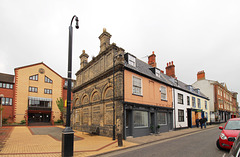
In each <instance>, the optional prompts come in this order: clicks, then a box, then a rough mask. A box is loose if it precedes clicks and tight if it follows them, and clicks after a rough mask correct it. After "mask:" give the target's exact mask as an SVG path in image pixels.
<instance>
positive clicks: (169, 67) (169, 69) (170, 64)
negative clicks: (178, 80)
mask: <svg viewBox="0 0 240 157" xmlns="http://www.w3.org/2000/svg"><path fill="white" fill-rule="evenodd" d="M166 75H168V76H171V77H173V78H175V77H176V76H175V66H174V65H173V61H171V62H168V63H167V67H166Z"/></svg>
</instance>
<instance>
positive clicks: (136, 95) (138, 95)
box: [132, 93, 143, 97]
mask: <svg viewBox="0 0 240 157" xmlns="http://www.w3.org/2000/svg"><path fill="white" fill-rule="evenodd" d="M132 95H135V96H141V97H143V95H139V94H134V93H132Z"/></svg>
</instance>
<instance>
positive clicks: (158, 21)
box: [0, 0, 240, 101]
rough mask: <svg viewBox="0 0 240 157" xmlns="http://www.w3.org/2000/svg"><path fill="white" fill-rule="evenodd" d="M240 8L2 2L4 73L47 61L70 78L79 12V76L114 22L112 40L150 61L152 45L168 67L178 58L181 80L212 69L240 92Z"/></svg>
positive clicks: (68, 0) (203, 0)
mask: <svg viewBox="0 0 240 157" xmlns="http://www.w3.org/2000/svg"><path fill="white" fill-rule="evenodd" d="M239 8H240V1H239V0H235V1H234V0H227V1H226V0H146V1H141V0H136V1H135V0H131V1H130V0H121V1H114V0H101V1H100V0H81V1H80V0H75V1H74V0H64V1H63V0H34V1H33V0H0V56H1V61H0V72H2V73H8V74H14V68H16V67H21V66H25V65H30V64H35V63H39V62H44V63H45V64H46V65H48V66H49V67H50V68H52V69H53V70H54V71H56V72H57V73H58V74H60V75H61V76H63V77H67V57H68V27H69V25H70V21H71V19H72V17H73V15H77V16H78V18H79V25H80V28H79V29H78V30H76V29H75V28H74V32H73V34H74V35H73V36H74V38H73V77H74V78H75V73H76V72H77V71H78V70H79V68H80V59H79V56H80V54H81V52H82V50H83V49H84V50H86V53H87V54H88V55H89V56H90V57H89V61H90V60H91V59H92V56H97V55H98V53H99V49H100V48H99V46H100V42H99V39H98V37H99V35H100V34H101V33H102V31H103V28H106V29H107V31H108V32H109V33H110V34H111V35H112V38H111V43H112V42H115V43H116V44H117V46H119V47H122V48H123V49H125V52H130V53H132V54H133V55H135V56H136V57H137V58H139V59H141V60H143V61H146V62H147V57H146V56H147V55H150V54H151V53H152V51H155V54H156V56H157V67H158V68H160V69H162V70H164V71H165V67H166V64H167V62H170V61H173V62H174V64H175V70H176V76H177V78H178V79H179V80H181V81H183V82H185V83H187V84H192V83H194V82H195V81H196V79H197V72H198V71H201V70H204V71H205V73H206V79H210V80H216V81H219V82H225V83H226V84H227V87H228V89H229V90H231V91H237V92H238V93H239V95H240V83H239V81H240V79H239V78H240V61H239V59H240V9H239ZM74 25H75V24H74ZM239 100H240V96H238V101H239Z"/></svg>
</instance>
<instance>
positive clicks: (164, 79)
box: [124, 58, 208, 99]
mask: <svg viewBox="0 0 240 157" xmlns="http://www.w3.org/2000/svg"><path fill="white" fill-rule="evenodd" d="M124 66H125V67H126V68H128V69H131V70H132V71H135V72H137V73H140V74H142V75H145V76H147V77H150V78H152V79H154V80H157V81H159V82H161V83H164V84H166V85H169V86H171V87H173V88H178V89H180V90H184V91H186V92H188V93H190V94H194V95H197V96H200V97H204V98H206V99H208V97H207V96H205V95H204V94H203V93H201V92H200V94H198V93H197V92H196V91H194V90H193V91H191V90H189V89H188V87H187V86H188V85H187V84H185V83H183V82H182V81H180V80H177V83H176V82H175V79H174V78H172V77H170V76H168V75H166V74H163V73H160V78H159V77H157V76H156V75H155V74H154V73H153V72H152V71H151V70H150V68H153V67H152V66H150V65H148V64H147V63H145V62H143V61H141V60H139V59H137V58H136V67H134V66H132V65H130V64H128V63H127V61H125V64H124ZM193 89H196V88H194V87H193Z"/></svg>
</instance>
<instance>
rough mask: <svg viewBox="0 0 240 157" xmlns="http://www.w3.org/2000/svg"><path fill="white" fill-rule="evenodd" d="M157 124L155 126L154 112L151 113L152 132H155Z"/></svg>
mask: <svg viewBox="0 0 240 157" xmlns="http://www.w3.org/2000/svg"><path fill="white" fill-rule="evenodd" d="M155 130H156V126H155V118H154V113H150V133H155Z"/></svg>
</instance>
